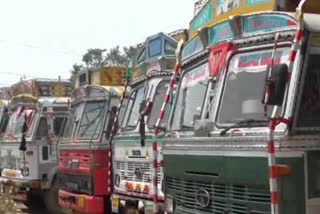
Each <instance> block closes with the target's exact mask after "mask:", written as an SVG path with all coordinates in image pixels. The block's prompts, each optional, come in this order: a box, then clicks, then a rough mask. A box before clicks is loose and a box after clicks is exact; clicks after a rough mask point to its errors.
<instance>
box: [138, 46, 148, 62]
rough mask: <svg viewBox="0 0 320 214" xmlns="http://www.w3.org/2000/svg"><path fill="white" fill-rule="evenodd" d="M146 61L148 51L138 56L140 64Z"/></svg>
mask: <svg viewBox="0 0 320 214" xmlns="http://www.w3.org/2000/svg"><path fill="white" fill-rule="evenodd" d="M145 59H146V49H143V50H142V51H141V53H140V55H139V56H138V63H141V62H142V61H143V60H145Z"/></svg>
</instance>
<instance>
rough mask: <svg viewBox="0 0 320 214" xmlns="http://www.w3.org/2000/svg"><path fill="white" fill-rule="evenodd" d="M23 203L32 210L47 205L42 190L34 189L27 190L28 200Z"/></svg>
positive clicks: (40, 208)
mask: <svg viewBox="0 0 320 214" xmlns="http://www.w3.org/2000/svg"><path fill="white" fill-rule="evenodd" d="M23 204H24V205H25V206H26V207H28V208H29V209H30V210H42V209H43V208H44V207H45V206H44V201H43V198H42V197H41V192H39V191H32V190H30V191H28V192H27V201H25V202H23Z"/></svg>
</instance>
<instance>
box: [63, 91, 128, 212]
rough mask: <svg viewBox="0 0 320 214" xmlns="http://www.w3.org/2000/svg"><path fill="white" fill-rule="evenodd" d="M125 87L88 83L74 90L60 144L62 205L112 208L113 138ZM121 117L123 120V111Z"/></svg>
mask: <svg viewBox="0 0 320 214" xmlns="http://www.w3.org/2000/svg"><path fill="white" fill-rule="evenodd" d="M123 90H124V88H123V87H122V86H101V85H84V86H81V87H79V88H76V89H75V90H74V91H73V94H72V100H71V111H70V114H69V117H68V120H67V123H66V128H65V131H64V134H63V136H62V138H61V142H60V144H59V168H58V181H59V204H60V206H62V207H63V208H65V209H71V210H74V211H76V212H81V213H104V212H105V211H107V210H108V209H110V195H111V187H110V185H111V179H110V158H111V157H110V152H111V151H110V145H109V138H110V136H111V127H112V124H113V120H114V117H115V114H116V110H117V106H118V103H119V99H120V97H121V96H122V94H123ZM124 103H126V101H125V102H124ZM119 117H120V119H119V120H120V121H121V120H122V119H121V118H123V112H122V111H121V112H120V115H119Z"/></svg>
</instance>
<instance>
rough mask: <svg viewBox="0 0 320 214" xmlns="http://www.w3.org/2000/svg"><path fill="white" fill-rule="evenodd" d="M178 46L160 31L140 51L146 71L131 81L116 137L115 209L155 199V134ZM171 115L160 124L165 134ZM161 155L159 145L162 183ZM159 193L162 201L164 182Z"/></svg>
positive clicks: (145, 206) (141, 65)
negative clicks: (153, 137) (153, 141)
mask: <svg viewBox="0 0 320 214" xmlns="http://www.w3.org/2000/svg"><path fill="white" fill-rule="evenodd" d="M176 47H177V41H176V40H174V39H173V38H171V37H170V36H168V35H166V34H163V33H158V34H156V35H153V36H151V37H148V38H147V40H146V42H145V44H144V46H143V48H142V50H141V52H140V53H139V54H138V57H137V59H138V60H137V61H138V69H139V70H140V71H141V72H142V73H144V74H146V75H145V76H144V77H141V78H139V79H135V80H133V81H132V82H131V83H130V86H131V88H132V91H131V93H130V96H129V102H128V106H127V108H126V110H125V114H124V119H123V122H122V125H121V129H120V132H119V134H118V135H117V136H115V138H114V140H113V167H112V169H113V188H114V194H113V203H112V204H113V206H112V211H113V212H114V213H119V212H120V213H122V212H139V209H140V210H146V209H148V204H150V203H151V202H152V194H153V187H152V184H153V183H152V166H153V165H152V162H153V159H152V152H153V151H152V135H153V131H154V127H155V124H156V121H157V119H158V116H159V112H160V108H161V106H162V102H163V100H164V98H165V95H166V92H167V89H168V87H169V80H170V77H171V75H172V74H173V69H174V65H175V49H176ZM171 105H172V102H171ZM168 117H169V112H167V113H166V115H165V116H164V120H163V124H161V129H162V132H161V135H162V137H163V135H164V133H165V129H166V123H167V120H168ZM161 155H162V153H161V148H159V156H160V158H159V163H158V166H159V168H158V170H159V171H158V172H159V174H158V175H159V176H158V182H159V184H161V182H162V177H163V176H162V165H161V163H162V157H161ZM159 193H160V194H159V196H160V199H161V201H163V194H162V192H161V186H159ZM149 208H150V207H149ZM123 209H124V210H123ZM130 210H131V211H130Z"/></svg>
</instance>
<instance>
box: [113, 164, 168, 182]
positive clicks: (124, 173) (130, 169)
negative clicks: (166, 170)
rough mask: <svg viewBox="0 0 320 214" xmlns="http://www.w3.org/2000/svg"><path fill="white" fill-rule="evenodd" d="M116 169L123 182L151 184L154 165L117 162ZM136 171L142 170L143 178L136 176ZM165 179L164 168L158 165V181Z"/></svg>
mask: <svg viewBox="0 0 320 214" xmlns="http://www.w3.org/2000/svg"><path fill="white" fill-rule="evenodd" d="M115 169H116V170H117V171H118V173H120V177H121V180H126V181H134V182H145V183H150V182H151V180H152V163H150V162H133V161H115ZM136 169H141V171H142V172H143V174H142V176H139V177H138V176H136V174H135V171H136ZM162 177H163V170H162V167H160V165H159V164H158V181H159V182H161V180H162Z"/></svg>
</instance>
